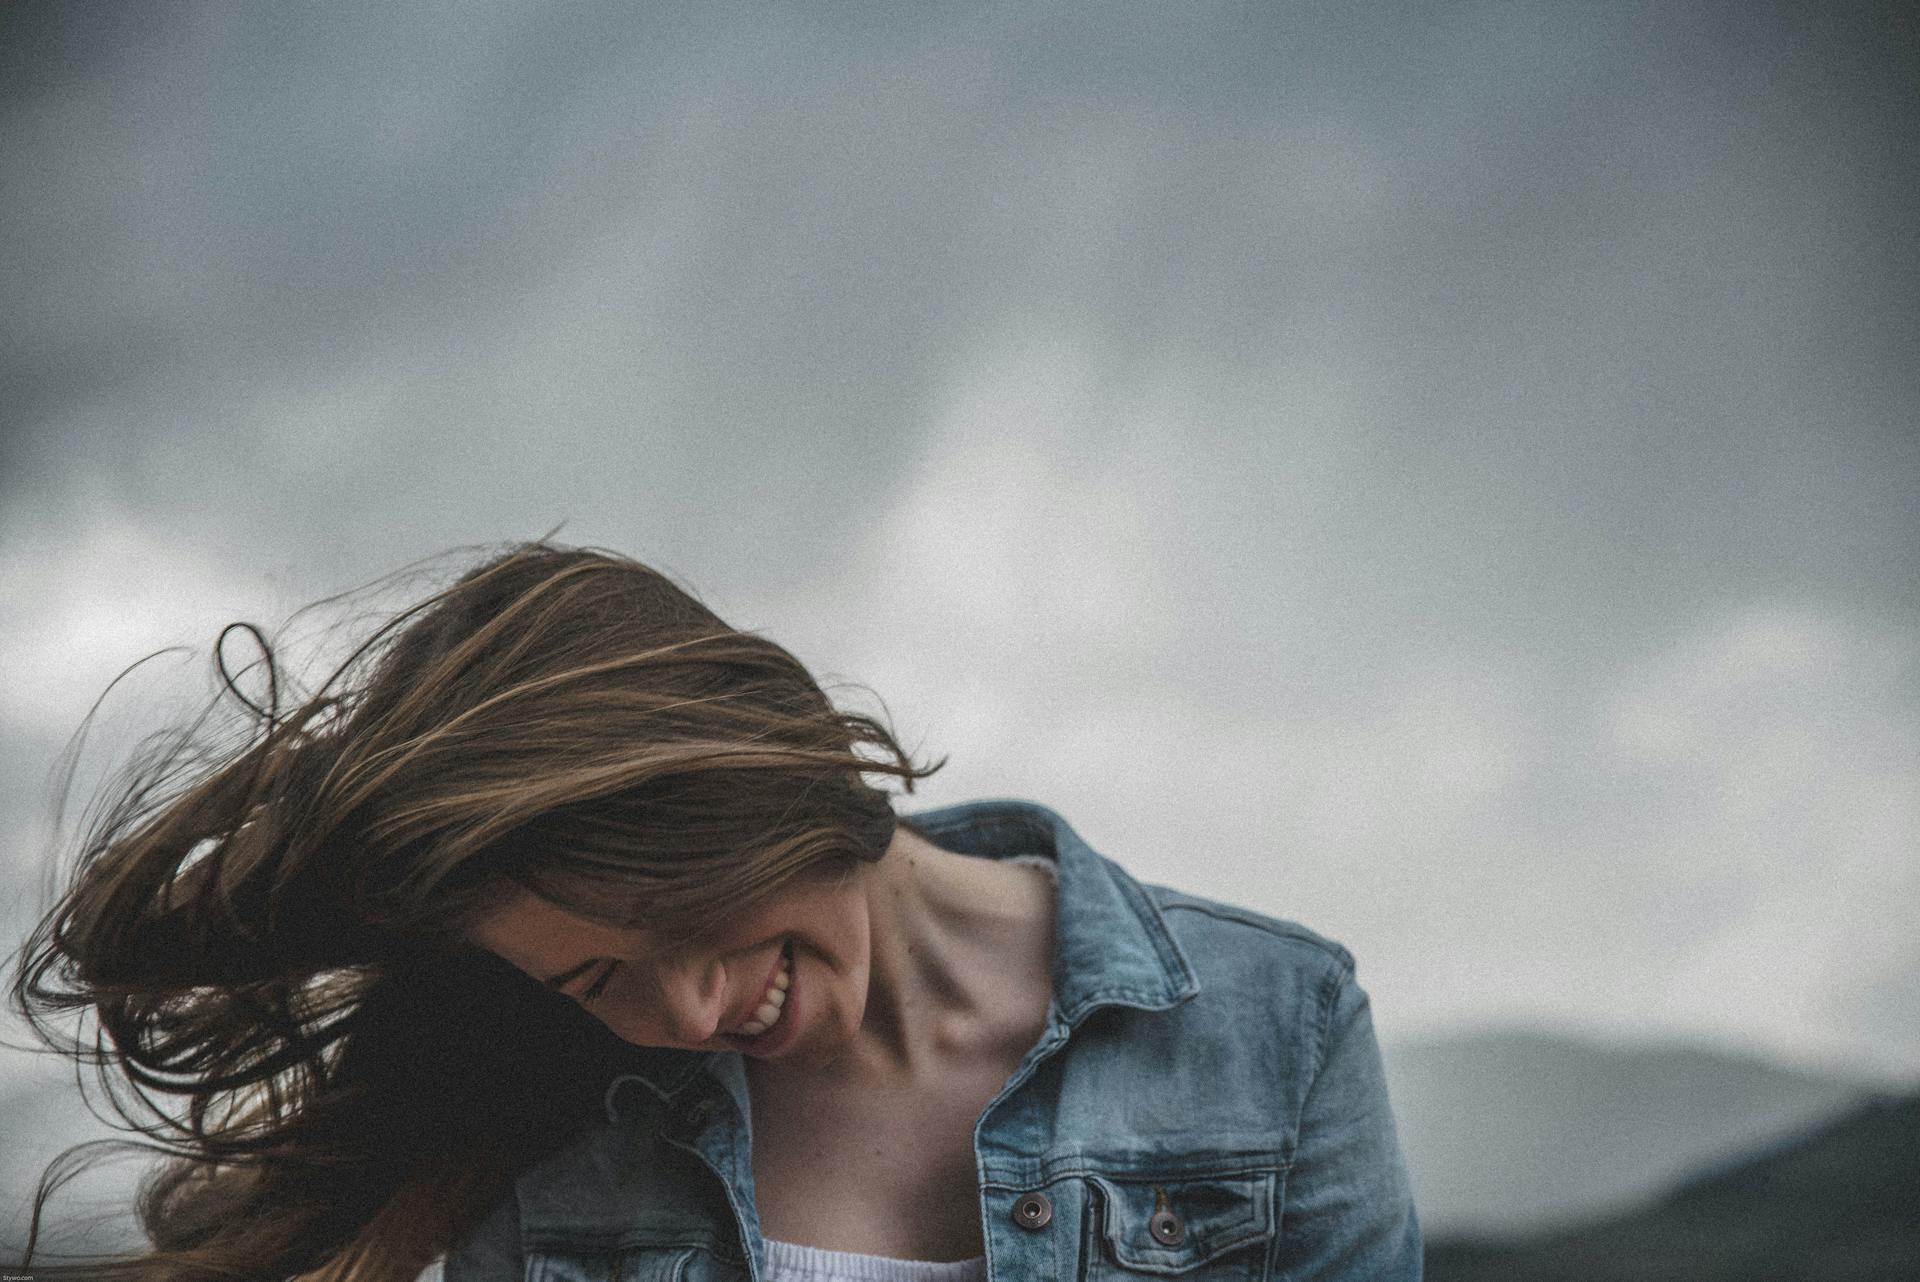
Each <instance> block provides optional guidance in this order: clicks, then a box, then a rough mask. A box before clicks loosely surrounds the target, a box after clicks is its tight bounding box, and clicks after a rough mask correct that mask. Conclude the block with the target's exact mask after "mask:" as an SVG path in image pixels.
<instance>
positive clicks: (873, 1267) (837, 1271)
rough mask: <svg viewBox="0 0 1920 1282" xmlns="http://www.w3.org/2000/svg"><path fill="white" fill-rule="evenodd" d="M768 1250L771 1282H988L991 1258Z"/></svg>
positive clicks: (1042, 864)
mask: <svg viewBox="0 0 1920 1282" xmlns="http://www.w3.org/2000/svg"><path fill="white" fill-rule="evenodd" d="M1001 862H1002V863H1009V864H1025V865H1027V866H1028V867H1030V868H1043V869H1045V870H1046V872H1047V875H1048V876H1050V877H1052V878H1053V879H1054V880H1055V881H1056V882H1057V881H1059V879H1060V870H1059V869H1058V868H1057V867H1056V866H1055V865H1054V862H1053V860H1052V859H1050V858H1048V857H1047V856H1046V855H1009V856H1007V857H1006V858H1005V859H1003V860H1001ZM761 1240H762V1241H764V1242H765V1243H766V1244H767V1282H987V1257H986V1256H984V1255H976V1256H974V1257H973V1258H972V1259H970V1260H897V1259H895V1258H894V1257H892V1256H890V1255H861V1254H859V1253H858V1252H856V1251H823V1250H821V1249H820V1248H819V1247H816V1246H801V1245H799V1244H798V1243H795V1242H782V1241H780V1240H778V1239H777V1238H762V1239H761Z"/></svg>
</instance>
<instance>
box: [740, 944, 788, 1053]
mask: <svg viewBox="0 0 1920 1282" xmlns="http://www.w3.org/2000/svg"><path fill="white" fill-rule="evenodd" d="M792 984H793V941H792V940H791V939H789V940H787V941H786V942H785V943H783V944H782V945H781V946H780V967H779V969H778V970H777V971H776V972H775V973H774V977H773V979H772V980H771V981H770V982H769V983H768V984H767V990H766V992H765V993H763V994H762V995H761V997H760V1005H759V1006H758V1007H756V1008H755V1009H754V1012H753V1015H752V1016H751V1017H750V1018H749V1019H748V1020H747V1022H746V1023H744V1024H742V1025H740V1026H739V1027H738V1028H735V1029H734V1030H733V1031H732V1032H731V1033H730V1034H729V1036H732V1037H738V1038H743V1039H745V1040H748V1041H754V1040H757V1039H759V1038H761V1037H764V1036H766V1035H767V1034H768V1033H770V1032H772V1031H773V1030H774V1029H775V1028H776V1027H778V1026H779V1023H780V1019H781V1017H782V1016H783V1015H785V1014H786V1004H787V993H788V991H789V989H790V988H791V987H792Z"/></svg>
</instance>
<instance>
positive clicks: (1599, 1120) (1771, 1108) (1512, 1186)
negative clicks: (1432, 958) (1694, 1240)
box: [1385, 1028, 1872, 1236]
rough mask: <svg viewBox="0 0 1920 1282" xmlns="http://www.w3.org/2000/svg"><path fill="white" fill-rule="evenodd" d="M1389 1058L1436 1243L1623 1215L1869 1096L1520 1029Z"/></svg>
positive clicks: (1832, 1082)
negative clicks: (1454, 1237)
mask: <svg viewBox="0 0 1920 1282" xmlns="http://www.w3.org/2000/svg"><path fill="white" fill-rule="evenodd" d="M1385 1058H1386V1065H1387V1078H1388V1085H1389V1089H1390V1090H1391V1092H1392V1098H1393V1107H1394V1115H1395V1117H1396V1119H1397V1121H1398V1123H1399V1128H1400V1139H1401V1146H1402V1148H1403V1149H1404V1150H1405V1152H1406V1156H1407V1165H1408V1167H1409V1169H1410V1171H1411V1173H1412V1176H1413V1184H1414V1193H1415V1196H1416V1198H1417V1201H1418V1205H1419V1207H1420V1217H1421V1222H1422V1223H1423V1224H1424V1225H1426V1226H1427V1228H1428V1230H1429V1232H1430V1233H1431V1234H1434V1235H1440V1236H1445V1235H1461V1234H1475V1235H1480V1236H1508V1235H1512V1234H1516V1233H1525V1232H1533V1231H1538V1230H1542V1229H1545V1228H1549V1227H1552V1226H1554V1225H1556V1224H1566V1223H1572V1222H1577V1221H1581V1220H1586V1219H1590V1218H1592V1217H1593V1216H1595V1215H1599V1214H1604V1213H1606V1212H1608V1211H1612V1210H1617V1209H1622V1208H1625V1207H1628V1206H1631V1205H1633V1204H1635V1203H1636V1202H1638V1201H1641V1200H1643V1199H1645V1198H1647V1197H1649V1196H1651V1195H1653V1194H1654V1193H1656V1192H1657V1191H1658V1190H1660V1189H1662V1188H1664V1187H1667V1186H1668V1185H1670V1184H1671V1183H1673V1182H1674V1181H1675V1180H1677V1179H1681V1178H1683V1177H1685V1176H1686V1175H1688V1174H1690V1173H1691V1172H1693V1171H1697V1170H1699V1169H1701V1168H1702V1167H1704V1166H1706V1165H1707V1164H1709V1163H1712V1162H1716V1161H1721V1160H1726V1159H1730V1158H1733V1157H1737V1156H1739V1155H1742V1154H1745V1153H1749V1152H1752V1151H1753V1150H1754V1149H1756V1148H1758V1147H1760V1146H1762V1145H1764V1144H1767V1143H1769V1142H1771V1141H1773V1140H1775V1139H1778V1138H1781V1137H1783V1136H1787V1135H1791V1134H1794V1133H1797V1132H1799V1131H1802V1130H1804V1129H1805V1128H1806V1127H1808V1126H1811V1125H1814V1124H1815V1123H1817V1122H1819V1121H1822V1120H1824V1119H1826V1118H1829V1117H1833V1116H1835V1115H1836V1114H1838V1113H1840V1112H1842V1111H1843V1110H1845V1109H1847V1108H1849V1107H1851V1106H1852V1105H1854V1104H1856V1103H1858V1102H1860V1101H1861V1100H1863V1099H1865V1098H1867V1097H1869V1096H1870V1095H1871V1094H1872V1091H1871V1090H1870V1089H1869V1087H1868V1086H1866V1085H1865V1084H1864V1083H1860V1082H1851V1081H1844V1080H1839V1079H1836V1078H1829V1077H1821V1076H1817V1075H1814V1074H1809V1073H1803V1072H1797V1071H1794V1070H1791V1069H1787V1068H1783V1067H1781V1066H1779V1065H1777V1064H1771V1063H1768V1062H1766V1061H1763V1060H1759V1059H1754V1058H1749V1057H1743V1056H1738V1055H1731V1054H1726V1053H1723V1052H1719V1051H1713V1050H1707V1049H1702V1048H1700V1047H1696V1046H1688V1045H1684V1044H1665V1045H1662V1044H1641V1045H1624V1046H1623V1045H1619V1044H1608V1043H1604V1042H1599V1041H1593V1040H1588V1039H1585V1038H1581V1037H1575V1036H1569V1035H1565V1034H1561V1033H1554V1032H1547V1031H1543V1030H1536V1029H1525V1028H1513V1029H1498V1030H1491V1031H1485V1032H1480V1033H1475V1034H1468V1035H1460V1036H1453V1037H1447V1038H1442V1039H1436V1040H1431V1041H1423V1042H1403V1043H1396V1044H1394V1045H1391V1046H1389V1047H1387V1048H1386V1051H1385Z"/></svg>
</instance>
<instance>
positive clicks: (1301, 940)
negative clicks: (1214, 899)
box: [1159, 903, 1349, 966]
mask: <svg viewBox="0 0 1920 1282" xmlns="http://www.w3.org/2000/svg"><path fill="white" fill-rule="evenodd" d="M1159 907H1160V911H1161V912H1163V913H1166V912H1190V913H1200V914H1202V915H1204V916H1207V917H1212V918H1214V919H1215V920H1216V921H1230V922H1233V923H1235V924H1236V925H1240V926H1248V927H1251V928H1252V929H1254V930H1257V931H1260V932H1262V933H1264V934H1267V935H1271V936H1273V937H1274V938H1275V939H1288V940H1292V941H1293V942H1294V943H1298V944H1305V945H1306V946H1307V947H1309V948H1312V949H1313V950H1314V951H1316V952H1320V953H1324V954H1326V955H1327V956H1328V957H1330V958H1332V959H1333V960H1334V961H1336V962H1338V963H1339V964H1340V965H1342V966H1345V965H1347V964H1348V958H1349V953H1348V950H1347V948H1346V946H1345V945H1343V944H1339V943H1336V942H1334V941H1333V940H1330V939H1316V938H1314V937H1312V936H1311V935H1307V934H1303V933H1301V932H1300V931H1298V930H1290V929H1288V928H1286V927H1285V926H1280V925H1277V924H1275V923H1273V922H1268V921H1262V920H1260V919H1259V918H1257V917H1254V916H1251V915H1248V914H1244V913H1237V912H1228V911H1223V910H1221V909H1220V908H1217V907H1214V906H1213V905H1211V904H1194V903H1172V904H1161V905H1159Z"/></svg>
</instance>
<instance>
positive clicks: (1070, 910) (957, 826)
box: [604, 800, 1200, 1120]
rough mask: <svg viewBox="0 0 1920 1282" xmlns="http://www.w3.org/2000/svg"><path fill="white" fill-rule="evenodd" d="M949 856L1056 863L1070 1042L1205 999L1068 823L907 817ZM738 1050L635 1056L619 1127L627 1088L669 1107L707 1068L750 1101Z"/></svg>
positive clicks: (988, 805)
mask: <svg viewBox="0 0 1920 1282" xmlns="http://www.w3.org/2000/svg"><path fill="white" fill-rule="evenodd" d="M902 818H903V819H904V820H906V822H908V823H909V824H910V825H911V826H912V827H913V828H915V829H916V830H918V831H920V832H922V833H924V834H925V835H926V837H927V839H928V840H929V841H932V842H933V843H934V844H935V845H937V846H940V847H942V848H943V849H946V850H953V851H958V852H959V853H961V854H966V855H978V856H982V857H985V858H989V859H1005V858H1007V857H1009V856H1011V855H1029V854H1031V855H1042V856H1045V857H1048V858H1050V859H1052V860H1053V861H1054V867H1055V871H1056V873H1057V876H1058V881H1059V892H1058V893H1057V894H1056V895H1055V897H1054V902H1055V916H1054V958H1053V1008H1052V1010H1051V1011H1050V1012H1049V1022H1050V1023H1051V1024H1052V1025H1053V1026H1055V1028H1056V1029H1057V1030H1058V1031H1059V1035H1061V1036H1064V1035H1065V1033H1066V1032H1067V1031H1070V1030H1071V1029H1073V1028H1074V1027H1076V1026H1078V1025H1079V1023H1080V1022H1081V1021H1082V1020H1083V1019H1085V1018H1086V1017H1087V1015H1088V1014H1089V1013H1090V1012H1092V1011H1094V1010H1096V1009H1098V1008H1099V1007H1101V1006H1133V1007H1137V1008H1139V1009H1141V1010H1165V1009H1167V1008H1169V1007H1172V1006H1177V1005H1179V1004H1180V1003H1181V1002H1184V1001H1186V1000H1188V999H1189V998H1191V997H1193V996H1194V994H1196V993H1198V992H1199V991H1200V981H1199V979H1198V978H1197V977H1196V976H1195V974H1194V970H1193V966H1192V965H1191V963H1189V961H1188V960H1187V956H1186V953H1185V952H1183V951H1182V950H1181V947H1180V945H1179V943H1178V941H1176V940H1175V939H1174V937H1173V932H1172V931H1171V930H1170V929H1168V927H1167V923H1166V920H1165V918H1164V917H1162V916H1161V914H1160V910H1159V908H1158V907H1157V906H1155V904H1154V903H1153V901H1152V899H1150V898H1149V897H1148V895H1147V893H1146V891H1145V890H1144V889H1142V888H1141V886H1140V883H1139V882H1137V881H1135V880H1134V879H1133V878H1132V877H1131V876H1129V875H1128V874H1127V873H1126V872H1125V870H1123V869H1121V868H1120V867H1119V866H1118V865H1116V864H1115V863H1113V862H1112V861H1111V860H1109V859H1107V858H1106V857H1105V856H1104V855H1102V854H1100V853H1099V852H1098V851H1096V850H1094V849H1093V847H1091V846H1089V845H1088V844H1087V843H1086V842H1085V841H1084V840H1082V839H1081V837H1080V835H1079V834H1078V833H1076V832H1074V830H1073V829H1072V828H1071V827H1069V826H1068V824H1067V821H1066V820H1065V819H1063V818H1061V817H1060V816H1059V815H1058V814H1056V813H1055V812H1054V811H1052V810H1049V809H1048V808H1047V807H1045V806H1042V805H1038V804H1036V803H1034V802H1030V801H1012V800H994V801H972V802H967V803H965V804H962V805H956V806H946V807H942V808H940V809H937V810H926V811H921V812H919V813H918V814H908V815H904V816H902ZM739 1060H740V1053H739V1052H738V1051H682V1050H672V1049H666V1048H658V1047H649V1048H637V1049H636V1056H635V1060H634V1066H633V1068H632V1071H630V1072H628V1073H623V1074H622V1075H621V1076H619V1077H616V1078H615V1079H614V1080H613V1081H612V1082H611V1083H610V1084H609V1085H608V1087H607V1090H606V1097H605V1101H604V1102H605V1107H606V1112H607V1117H608V1119H609V1120H614V1119H615V1116H616V1112H615V1097H616V1096H617V1095H618V1093H619V1091H620V1088H621V1087H622V1086H623V1085H625V1084H628V1083H637V1084H639V1085H641V1086H643V1087H645V1088H646V1089H647V1090H649V1091H651V1092H652V1093H653V1094H654V1095H655V1096H657V1097H658V1098H659V1100H660V1101H661V1102H666V1101H669V1100H671V1099H672V1098H673V1097H674V1096H675V1095H677V1094H679V1093H680V1092H681V1091H683V1090H684V1089H686V1088H687V1087H688V1086H690V1085H692V1084H693V1083H694V1081H695V1080H696V1077H697V1076H698V1075H699V1074H700V1072H701V1070H702V1069H705V1070H707V1075H708V1076H710V1077H711V1078H713V1079H714V1080H716V1081H718V1082H719V1083H720V1084H721V1085H722V1086H723V1087H725V1088H726V1090H727V1093H728V1094H732V1095H735V1096H740V1095H743V1094H744V1092H745V1075H744V1072H743V1071H742V1066H741V1064H740V1063H739Z"/></svg>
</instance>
